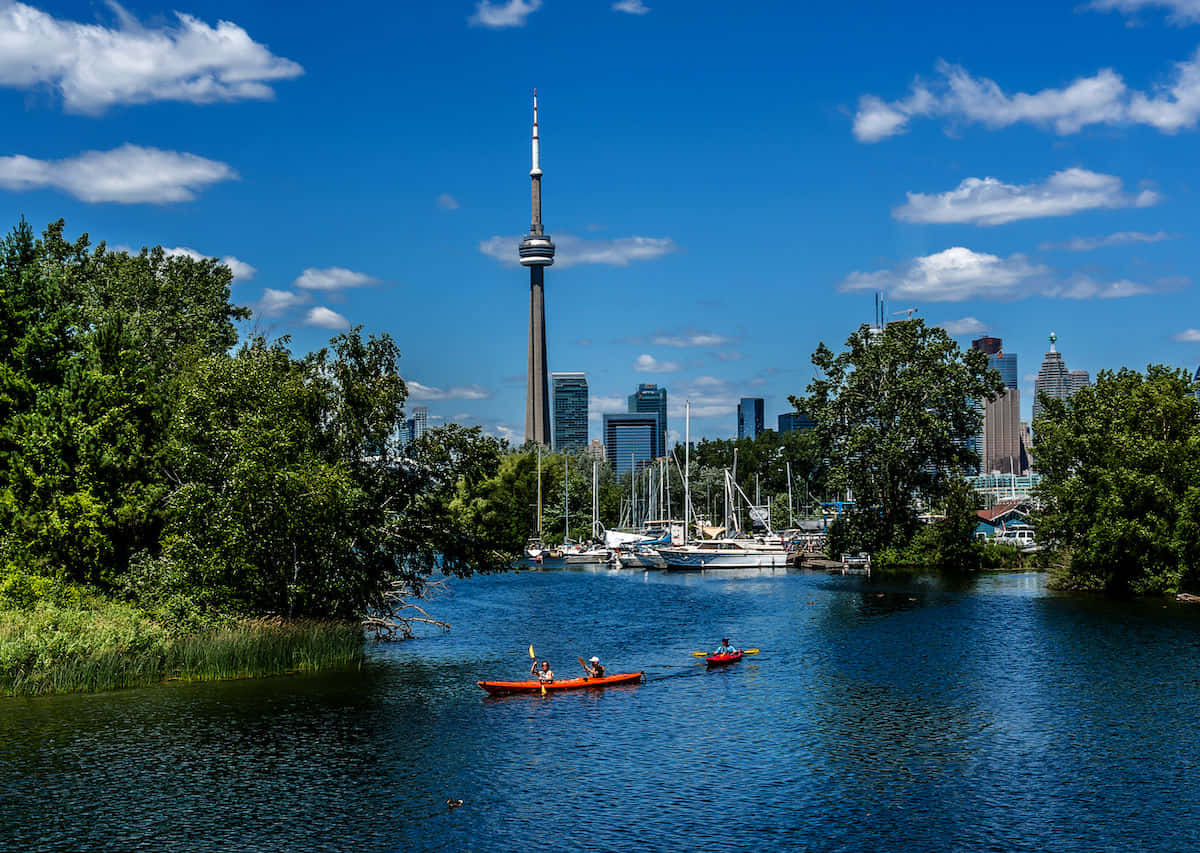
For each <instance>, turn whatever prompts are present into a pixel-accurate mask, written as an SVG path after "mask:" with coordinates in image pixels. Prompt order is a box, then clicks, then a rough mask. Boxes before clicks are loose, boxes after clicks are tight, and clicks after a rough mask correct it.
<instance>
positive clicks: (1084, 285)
mask: <svg viewBox="0 0 1200 853" xmlns="http://www.w3.org/2000/svg"><path fill="white" fill-rule="evenodd" d="M1175 286H1176V283H1173V282H1167V281H1166V280H1163V281H1160V282H1159V283H1158V286H1157V287H1150V286H1147V285H1144V284H1139V283H1138V282H1134V281H1129V280H1128V279H1121V280H1119V281H1114V282H1098V281H1095V280H1094V279H1092V278H1090V277H1089V276H1085V275H1073V276H1069V277H1067V278H1062V277H1061V276H1058V275H1056V273H1055V271H1054V270H1053V269H1051V268H1050V267H1047V266H1043V265H1041V264H1035V263H1031V262H1030V261H1029V259H1028V258H1026V257H1025V256H1024V255H1022V254H1014V255H1010V256H1009V257H1007V258H1001V257H999V256H997V255H989V254H987V253H984V252H973V251H971V250H970V249H967V248H964V247H962V246H955V247H953V248H950V249H946V250H945V251H942V252H937V253H936V254H932V255H926V256H924V257H919V258H914V259H913V260H911V261H908V262H907V263H905V264H902V265H900V266H898V267H895V268H893V269H889V270H877V271H875V272H870V273H863V272H853V273H851V274H850V275H848V276H846V278H845V279H843V280H842V281H841V282H839V283H838V285H837V287H838V290H841V291H843V292H847V291H849V292H856V291H874V290H884V291H887V292H888V293H889V294H890V295H891V296H893V297H895V298H900V299H904V300H905V301H908V300H917V301H924V302H965V301H967V300H970V299H986V300H994V301H1000V300H1014V299H1023V298H1025V297H1029V296H1046V297H1056V298H1060V299H1111V298H1120V297H1126V296H1137V295H1139V294H1142V293H1152V292H1156V291H1158V290H1165V289H1169V288H1172V287H1175Z"/></svg>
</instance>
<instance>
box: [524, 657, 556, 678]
mask: <svg viewBox="0 0 1200 853" xmlns="http://www.w3.org/2000/svg"><path fill="white" fill-rule="evenodd" d="M529 674H530V675H532V676H535V677H536V678H537V680H538V681H540V682H542V684H549V683H550V682H551V681H553V680H554V670H552V669H550V661H548V660H544V661H542V667H541V669H538V664H537V661H534V662H533V666H531V667H530V668H529Z"/></svg>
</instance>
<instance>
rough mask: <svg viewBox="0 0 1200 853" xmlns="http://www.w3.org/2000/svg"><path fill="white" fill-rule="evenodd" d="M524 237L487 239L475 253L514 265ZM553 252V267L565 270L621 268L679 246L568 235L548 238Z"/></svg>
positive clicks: (656, 241) (660, 239) (649, 240)
mask: <svg viewBox="0 0 1200 853" xmlns="http://www.w3.org/2000/svg"><path fill="white" fill-rule="evenodd" d="M523 239H524V237H491V238H489V239H487V240H484V241H482V242H481V243H480V244H479V251H481V252H483V253H484V254H485V255H487V256H488V257H490V258H495V259H496V260H498V261H500V262H502V263H506V264H514V265H515V264H516V263H517V262H518V260H517V246H519V245H520V244H521V240H523ZM552 239H553V240H554V243H555V247H556V252H555V255H554V265H555V266H558V267H569V266H572V265H573V264H608V265H610V266H617V267H625V266H629V264H630V262H632V261H649V260H653V259H655V258H660V257H662V256H663V255H667V254H670V253H671V252H677V251H679V246H677V245H676V244H675V241H674V240H672V239H671V238H670V237H621V238H618V239H616V240H585V239H583V238H582V237H575V236H573V235H571V234H561V235H559V236H557V237H554V238H552Z"/></svg>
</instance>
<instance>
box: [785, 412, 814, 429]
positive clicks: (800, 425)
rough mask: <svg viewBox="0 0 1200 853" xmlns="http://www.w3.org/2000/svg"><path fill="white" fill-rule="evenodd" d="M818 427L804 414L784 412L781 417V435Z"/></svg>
mask: <svg viewBox="0 0 1200 853" xmlns="http://www.w3.org/2000/svg"><path fill="white" fill-rule="evenodd" d="M816 428H817V425H816V423H815V422H814V421H813V419H812V418H810V417H809V416H808V415H807V414H805V413H804V412H784V413H783V414H782V415H780V416H779V434H780V435H782V434H783V433H785V432H800V431H801V430H806V429H816Z"/></svg>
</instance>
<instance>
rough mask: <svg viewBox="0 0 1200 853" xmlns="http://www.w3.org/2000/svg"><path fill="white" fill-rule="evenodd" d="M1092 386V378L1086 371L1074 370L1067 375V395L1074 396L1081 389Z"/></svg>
mask: <svg viewBox="0 0 1200 853" xmlns="http://www.w3.org/2000/svg"><path fill="white" fill-rule="evenodd" d="M1091 384H1092V377H1091V375H1090V374H1089V373H1088V372H1087V371H1086V370H1072V371H1071V372H1070V373H1069V374H1068V375H1067V394H1068V395H1073V394H1074V393H1075V392H1076V391H1078V390H1079V389H1080V388H1086V387H1088V386H1089V385H1091Z"/></svg>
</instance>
